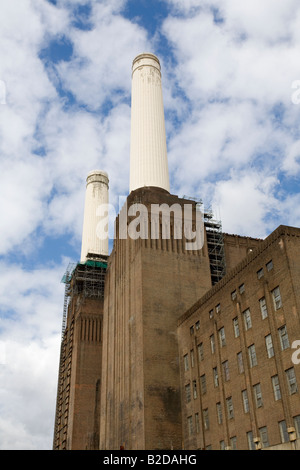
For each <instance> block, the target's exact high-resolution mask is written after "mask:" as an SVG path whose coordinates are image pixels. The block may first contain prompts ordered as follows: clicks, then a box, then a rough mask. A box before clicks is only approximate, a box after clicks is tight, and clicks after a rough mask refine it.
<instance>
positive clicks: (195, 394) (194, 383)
mask: <svg viewBox="0 0 300 470" xmlns="http://www.w3.org/2000/svg"><path fill="white" fill-rule="evenodd" d="M193 397H194V399H195V398H197V381H196V380H193Z"/></svg>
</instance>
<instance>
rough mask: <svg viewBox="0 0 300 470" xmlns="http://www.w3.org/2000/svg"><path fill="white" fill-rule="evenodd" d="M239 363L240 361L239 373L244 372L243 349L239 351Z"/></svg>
mask: <svg viewBox="0 0 300 470" xmlns="http://www.w3.org/2000/svg"><path fill="white" fill-rule="evenodd" d="M237 363H238V369H239V373H240V374H242V373H243V372H244V362H243V354H242V351H240V352H239V353H237Z"/></svg>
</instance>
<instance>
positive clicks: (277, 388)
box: [271, 375, 281, 401]
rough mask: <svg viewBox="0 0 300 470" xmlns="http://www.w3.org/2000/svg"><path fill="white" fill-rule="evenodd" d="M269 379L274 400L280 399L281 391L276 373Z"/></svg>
mask: <svg viewBox="0 0 300 470" xmlns="http://www.w3.org/2000/svg"><path fill="white" fill-rule="evenodd" d="M271 379H272V386H273V392H274V399H275V401H277V400H281V391H280V385H279V378H278V375H273V377H271Z"/></svg>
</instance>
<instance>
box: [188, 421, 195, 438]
mask: <svg viewBox="0 0 300 470" xmlns="http://www.w3.org/2000/svg"><path fill="white" fill-rule="evenodd" d="M187 425H188V433H189V436H192V435H193V434H194V429H193V417H192V416H188V418H187Z"/></svg>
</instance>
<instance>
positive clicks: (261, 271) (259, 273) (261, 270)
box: [257, 268, 264, 279]
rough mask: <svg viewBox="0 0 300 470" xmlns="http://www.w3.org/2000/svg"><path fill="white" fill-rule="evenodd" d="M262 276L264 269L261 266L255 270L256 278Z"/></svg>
mask: <svg viewBox="0 0 300 470" xmlns="http://www.w3.org/2000/svg"><path fill="white" fill-rule="evenodd" d="M263 276H264V269H263V268H261V269H259V270H258V271H257V279H261V278H262V277H263Z"/></svg>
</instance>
